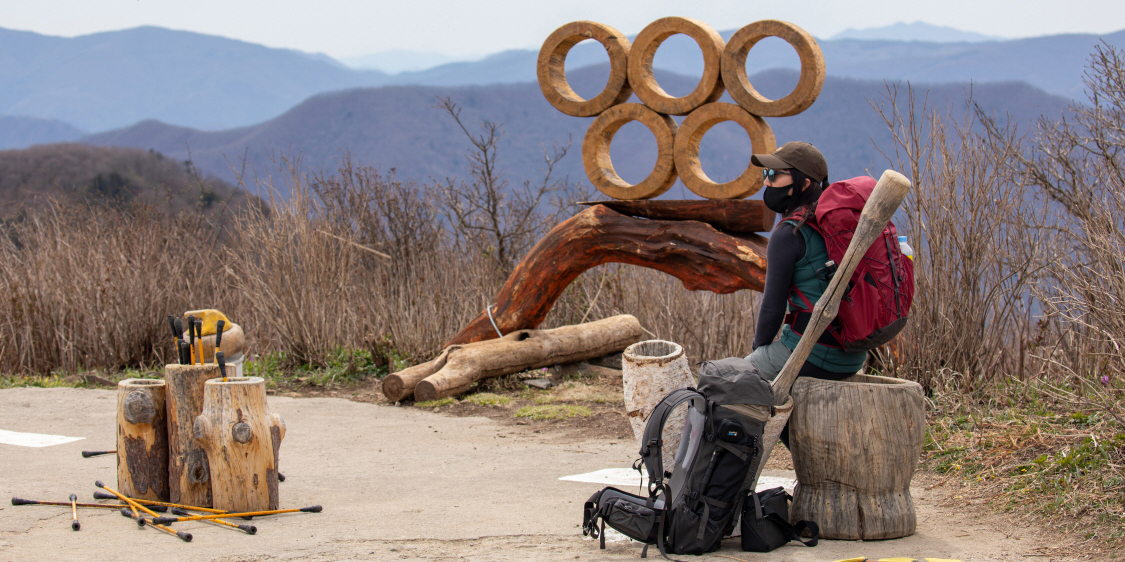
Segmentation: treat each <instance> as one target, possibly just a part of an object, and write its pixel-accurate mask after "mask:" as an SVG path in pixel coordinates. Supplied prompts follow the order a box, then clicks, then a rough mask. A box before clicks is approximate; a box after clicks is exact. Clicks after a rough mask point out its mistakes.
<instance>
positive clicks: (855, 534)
mask: <svg viewBox="0 0 1125 562" xmlns="http://www.w3.org/2000/svg"><path fill="white" fill-rule="evenodd" d="M792 397H793V400H794V407H793V414H792V416H791V417H790V418H789V446H790V451H791V452H792V454H793V468H794V470H795V471H796V473H797V488H796V490H795V492H794V495H793V505H792V507H790V510H789V517H790V519H791V520H792V521H801V520H810V521H815V522H816V523H817V525H818V526H819V527H820V537H821V538H824V539H844V540H878V539H894V538H899V537H906V536H909V535H912V534H914V530H915V526H916V523H917V521H916V518H915V514H914V500H913V499H912V498H911V497H910V479H911V477H912V476H913V475H914V469H915V468H917V466H918V458H919V456H920V455H921V454H922V439H923V435H924V432H925V412H924V410H923V405H922V387H921V385H919V384H918V383H916V382H911V381H906V380H902V379H894V378H889V377H878V376H872V375H854V376H852V377H849V378H847V379H844V380H841V381H831V380H821V379H813V378H807V377H802V378H798V379H797V381H796V382H795V383H794V384H793V390H792Z"/></svg>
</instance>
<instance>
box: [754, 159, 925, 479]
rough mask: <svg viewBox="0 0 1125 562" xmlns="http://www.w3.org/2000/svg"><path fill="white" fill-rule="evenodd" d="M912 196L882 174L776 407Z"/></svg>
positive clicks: (779, 386)
mask: <svg viewBox="0 0 1125 562" xmlns="http://www.w3.org/2000/svg"><path fill="white" fill-rule="evenodd" d="M909 192H910V180H908V179H906V176H903V175H902V174H900V173H898V172H896V171H894V170H887V171H885V172H883V175H882V176H881V177H880V178H879V182H878V183H877V184H875V189H874V190H872V192H871V196H870V197H868V198H867V203H866V204H864V206H863V211H862V212H861V213H860V215H859V224H858V225H857V226H856V229H855V233H854V234H853V235H852V242H851V244H849V245H848V250H847V251H846V252H844V257H843V258H842V260H841V263H839V264H837V270H836V273H835V274H833V275H832V280H831V281H829V282H828V288H827V289H825V291H824V294H823V295H821V296H820V300H818V301H817V302H816V305H815V306H813V311H812V317H811V318H810V319H809V323H808V326H807V327H806V328H805V333H804V334H802V335H801V341H800V342H799V343H798V344H797V349H794V350H793V353H792V354H790V355H789V359H788V360H787V361H786V362H785V366H784V367H782V369H781V373H780V374H779V375H778V376H777V378H776V379H774V381H773V384H772V386H773V397H774V403H775V404H777V405H782V404H785V402H786V401H787V400H788V399H789V390H790V389H791V388H792V387H793V382H794V381H795V380H797V373H799V372H800V371H801V367H802V366H803V365H804V364H805V359H807V358H808V356H809V353H810V352H811V351H812V348H813V346H814V345H816V342H817V340H818V339H820V336H821V334H823V333H824V330H825V329H826V328H828V325H829V324H830V323H831V322H832V320H833V319H835V318H836V314H838V313H839V311H840V299H841V298H843V296H844V292H845V291H847V288H848V281H850V280H851V278H852V274H853V273H855V270H856V268H857V267H859V262H860V261H862V260H863V256H864V255H865V254H867V250H868V248H870V247H871V244H872V243H874V242H875V240H877V239H878V238H879V236H880V235H881V234H882V233H883V229H884V228H886V227H887V222H889V221H890V220H891V217H892V216H894V214H895V211H896V210H897V209H898V206H899V205H900V204H902V200H903V199H905V198H906V194H907V193H909ZM763 458H765V457H763Z"/></svg>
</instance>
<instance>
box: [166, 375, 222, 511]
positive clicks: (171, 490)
mask: <svg viewBox="0 0 1125 562" xmlns="http://www.w3.org/2000/svg"><path fill="white" fill-rule="evenodd" d="M227 369H228V372H230V369H231V367H230V366H228V367H227ZM218 376H219V366H218V365H215V364H214V363H211V364H208V365H165V366H164V382H165V386H166V390H165V401H166V404H167V409H168V495H169V497H170V498H171V501H172V502H173V503H179V504H184V505H195V506H199V507H211V474H210V469H209V468H208V466H207V452H206V451H204V450H203V448H202V447H200V446H199V444H198V443H196V441H195V435H194V433H193V424H194V423H195V417H196V416H198V415H199V414H200V412H202V411H203V388H204V386H205V385H206V383H207V380H208V379H212V378H215V377H218Z"/></svg>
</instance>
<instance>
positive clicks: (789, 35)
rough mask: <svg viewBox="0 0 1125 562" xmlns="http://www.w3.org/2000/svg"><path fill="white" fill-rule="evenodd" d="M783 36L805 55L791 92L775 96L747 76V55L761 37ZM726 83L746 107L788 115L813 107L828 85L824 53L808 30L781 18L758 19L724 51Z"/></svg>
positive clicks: (765, 114)
mask: <svg viewBox="0 0 1125 562" xmlns="http://www.w3.org/2000/svg"><path fill="white" fill-rule="evenodd" d="M766 37H780V38H781V39H784V40H785V41H786V42H787V43H789V44H790V45H792V46H793V49H795V50H796V51H797V56H798V57H799V58H800V59H801V77H800V78H799V79H798V80H797V87H796V88H794V89H793V91H792V92H790V93H789V95H787V96H785V97H783V98H781V99H777V100H771V99H769V98H767V97H765V96H763V95H762V94H760V93H758V90H756V89H754V86H753V85H751V84H750V79H749V78H748V77H747V76H746V56H747V54H748V53H749V52H750V49H751V48H752V47H753V46H754V45H755V44H757V42H758V41H761V40H762V39H765V38H766ZM721 59H722V63H721V67H722V75H723V83H724V84H726V88H727V91H728V92H729V93H730V97H731V98H733V99H734V101H736V102H737V103H738V105H740V106H742V107H743V109H745V110H746V111H749V112H750V113H753V114H754V115H759V116H762V117H786V116H789V115H796V114H798V113H800V112H802V111H804V110H806V109H808V108H809V106H811V105H812V104H813V102H815V101H816V98H817V96H819V95H820V90H821V88H822V87H824V76H825V67H824V53H822V52H821V50H820V45H818V44H817V42H816V39H814V38H813V36H812V35H810V34H809V33H808V32H807V31H805V30H804V29H801V28H800V27H797V26H796V25H793V24H791V23H789V22H785V21H779V20H762V21H756V22H754V23H751V24H750V25H747V26H746V27H743V28H742V29H739V30H738V31H736V32H735V34H734V35H732V36H731V38H730V41H728V42H727V44H726V48H725V49H724V50H723V53H722V57H721Z"/></svg>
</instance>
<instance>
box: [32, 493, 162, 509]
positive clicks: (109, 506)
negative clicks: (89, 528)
mask: <svg viewBox="0 0 1125 562" xmlns="http://www.w3.org/2000/svg"><path fill="white" fill-rule="evenodd" d="M75 499H77V498H75ZM109 499H117V498H116V497H114V496H110V497H109ZM12 505H56V506H68V505H70V502H41V501H37V500H25V499H23V498H12ZM74 506H75V507H90V508H95V509H121V508H123V507H125V508H127V507H129V506H128V504H123V503H119V504H111V503H76V504H74ZM154 509H155V511H168V508H166V507H161V506H156V508H154Z"/></svg>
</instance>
